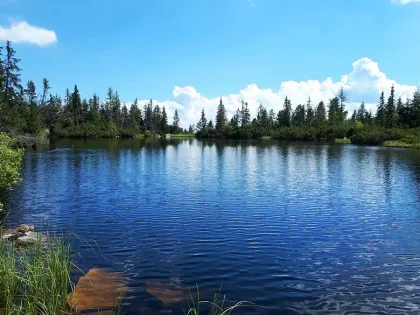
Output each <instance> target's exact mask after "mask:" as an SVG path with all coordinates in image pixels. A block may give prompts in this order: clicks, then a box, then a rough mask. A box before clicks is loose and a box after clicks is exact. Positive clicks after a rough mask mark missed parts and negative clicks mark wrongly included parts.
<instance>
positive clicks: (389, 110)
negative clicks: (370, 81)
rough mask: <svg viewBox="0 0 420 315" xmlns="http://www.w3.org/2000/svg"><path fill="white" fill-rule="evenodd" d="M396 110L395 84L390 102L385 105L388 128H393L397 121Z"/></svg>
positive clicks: (392, 87)
mask: <svg viewBox="0 0 420 315" xmlns="http://www.w3.org/2000/svg"><path fill="white" fill-rule="evenodd" d="M395 114H396V110H395V89H394V85H392V86H391V93H390V95H389V98H388V102H387V103H386V106H385V126H386V128H392V127H394V126H395V123H396V117H395Z"/></svg>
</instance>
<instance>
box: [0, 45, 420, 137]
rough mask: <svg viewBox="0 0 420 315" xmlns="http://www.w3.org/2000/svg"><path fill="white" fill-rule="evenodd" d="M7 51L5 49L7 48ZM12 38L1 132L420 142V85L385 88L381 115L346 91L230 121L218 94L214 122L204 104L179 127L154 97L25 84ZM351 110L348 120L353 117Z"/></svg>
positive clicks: (4, 68) (4, 66) (3, 57)
mask: <svg viewBox="0 0 420 315" xmlns="http://www.w3.org/2000/svg"><path fill="white" fill-rule="evenodd" d="M2 53H3V54H2ZM15 53H16V52H15V50H14V49H13V48H12V46H11V44H10V42H7V43H6V47H5V49H2V48H1V47H0V131H6V132H9V133H11V134H32V135H40V134H41V135H42V134H45V133H46V131H47V130H48V131H49V132H50V136H56V137H79V138H83V137H85V138H91V137H116V136H122V137H135V136H138V135H145V136H153V135H156V134H161V135H163V134H166V133H171V134H179V133H196V136H197V137H202V138H236V139H247V138H260V137H263V136H271V137H273V138H275V139H282V140H305V141H317V140H333V139H336V138H350V139H351V141H352V142H353V143H356V144H373V145H377V144H380V143H382V142H384V141H386V140H404V141H405V142H420V91H419V90H417V91H416V92H415V93H414V94H413V96H412V98H411V99H407V100H404V101H403V100H402V99H401V98H398V99H396V97H395V93H394V87H391V93H390V95H389V97H388V98H387V99H385V95H384V93H383V92H382V93H381V96H380V99H379V102H378V105H377V111H376V114H375V115H373V114H372V112H371V111H368V110H367V109H366V107H365V104H364V103H362V104H361V105H360V107H359V108H358V109H357V110H355V111H354V112H353V113H352V115H349V113H348V111H347V110H346V102H347V95H346V93H345V92H344V90H343V89H341V90H340V92H339V93H338V95H337V96H336V97H334V98H332V99H330V100H329V101H328V102H327V103H324V102H320V103H318V104H312V102H311V99H310V98H309V99H308V101H307V103H306V104H299V105H297V106H296V107H295V109H294V110H292V102H291V100H290V99H288V98H287V97H286V99H285V101H284V104H283V108H282V109H281V110H280V111H279V112H277V113H276V112H274V110H273V109H271V110H267V109H266V108H265V107H264V106H263V105H260V106H259V108H258V110H257V114H256V117H254V118H252V117H251V115H250V111H249V108H248V103H246V102H244V101H242V105H241V108H238V110H237V112H236V113H235V114H234V115H233V117H232V118H231V119H230V120H229V119H228V118H227V114H226V109H225V106H224V104H223V100H222V99H220V103H219V106H218V110H217V114H216V117H215V120H214V122H213V120H209V121H208V120H207V118H206V115H205V112H204V109H203V110H202V112H201V117H200V120H199V121H198V123H197V125H192V126H191V125H190V126H189V128H188V130H183V129H182V128H180V120H179V116H178V112H177V111H176V110H175V112H174V113H173V123H171V124H168V113H167V112H166V109H165V107H164V106H163V107H162V108H161V107H160V106H159V105H158V104H156V105H154V104H153V101H152V100H150V102H148V103H147V104H145V105H144V106H143V107H142V106H141V104H138V101H137V99H136V100H134V102H133V103H132V104H131V105H130V106H129V107H127V105H126V104H122V103H121V101H120V98H119V95H118V92H116V91H113V90H112V89H111V88H110V89H109V90H108V93H107V97H106V99H105V100H100V99H99V97H98V96H97V95H96V94H95V95H93V96H92V98H90V99H82V98H81V96H80V93H79V89H78V87H77V85H75V86H74V88H73V89H72V91H70V90H69V89H67V90H66V93H65V95H64V98H62V97H60V96H58V95H52V94H50V84H49V82H48V80H47V79H44V80H43V85H42V89H41V92H37V91H36V87H35V84H34V82H33V81H28V82H27V83H26V86H23V85H22V84H21V79H20V71H21V69H20V68H19V62H20V60H19V59H17V58H16V57H15ZM349 116H350V118H349Z"/></svg>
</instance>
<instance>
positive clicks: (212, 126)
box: [207, 119, 214, 130]
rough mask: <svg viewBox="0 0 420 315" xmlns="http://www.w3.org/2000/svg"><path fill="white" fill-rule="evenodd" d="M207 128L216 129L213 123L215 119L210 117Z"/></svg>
mask: <svg viewBox="0 0 420 315" xmlns="http://www.w3.org/2000/svg"><path fill="white" fill-rule="evenodd" d="M207 128H208V129H209V130H213V129H214V124H213V120H211V119H210V121H209V124H208V125H207Z"/></svg>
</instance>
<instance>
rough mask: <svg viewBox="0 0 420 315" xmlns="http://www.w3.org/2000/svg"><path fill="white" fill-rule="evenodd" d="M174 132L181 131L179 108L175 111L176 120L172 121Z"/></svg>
mask: <svg viewBox="0 0 420 315" xmlns="http://www.w3.org/2000/svg"><path fill="white" fill-rule="evenodd" d="M172 130H173V131H172V132H173V133H179V115H178V110H176V109H175V113H174V120H173V122H172Z"/></svg>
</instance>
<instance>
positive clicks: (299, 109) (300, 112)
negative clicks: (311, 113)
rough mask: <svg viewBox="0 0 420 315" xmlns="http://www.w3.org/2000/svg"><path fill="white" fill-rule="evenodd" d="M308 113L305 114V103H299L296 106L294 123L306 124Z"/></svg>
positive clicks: (293, 117) (298, 124)
mask: <svg viewBox="0 0 420 315" xmlns="http://www.w3.org/2000/svg"><path fill="white" fill-rule="evenodd" d="M305 121H306V115H305V105H302V104H299V105H298V106H296V108H295V111H294V112H293V115H292V123H293V125H295V126H301V125H303V124H305Z"/></svg>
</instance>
